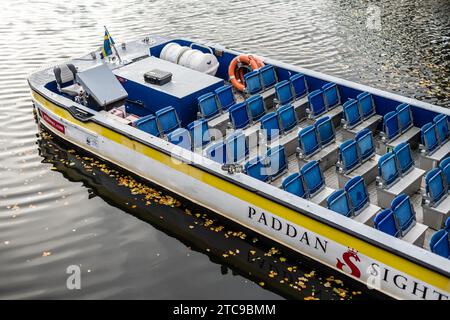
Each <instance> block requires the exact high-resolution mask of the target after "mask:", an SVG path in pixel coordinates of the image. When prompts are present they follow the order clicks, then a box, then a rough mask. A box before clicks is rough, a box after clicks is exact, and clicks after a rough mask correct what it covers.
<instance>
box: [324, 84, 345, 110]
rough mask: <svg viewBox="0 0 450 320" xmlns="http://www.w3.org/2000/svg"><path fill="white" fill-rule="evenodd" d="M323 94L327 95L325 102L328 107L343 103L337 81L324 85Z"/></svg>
mask: <svg viewBox="0 0 450 320" xmlns="http://www.w3.org/2000/svg"><path fill="white" fill-rule="evenodd" d="M322 91H323V95H324V97H325V104H326V106H327V108H328V109H332V108H334V107H336V106H338V105H340V104H341V98H340V96H339V90H338V87H337V85H336V83H333V82H330V83H327V84H325V85H324V86H323V87H322Z"/></svg>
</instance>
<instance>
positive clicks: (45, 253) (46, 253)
mask: <svg viewBox="0 0 450 320" xmlns="http://www.w3.org/2000/svg"><path fill="white" fill-rule="evenodd" d="M51 254H52V253H51V252H50V251H44V252H42V256H43V257H48V256H49V255H51Z"/></svg>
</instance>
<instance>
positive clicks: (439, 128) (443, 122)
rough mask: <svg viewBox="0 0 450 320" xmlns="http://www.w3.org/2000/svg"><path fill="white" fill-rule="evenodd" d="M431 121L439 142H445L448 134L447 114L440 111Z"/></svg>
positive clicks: (449, 133)
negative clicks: (434, 126)
mask: <svg viewBox="0 0 450 320" xmlns="http://www.w3.org/2000/svg"><path fill="white" fill-rule="evenodd" d="M433 122H434V124H435V125H436V132H437V134H438V137H439V140H440V142H441V144H443V143H445V142H446V141H447V139H448V137H449V135H450V132H449V128H448V121H447V116H446V115H445V114H442V113H441V114H439V115H437V116H436V117H434V118H433Z"/></svg>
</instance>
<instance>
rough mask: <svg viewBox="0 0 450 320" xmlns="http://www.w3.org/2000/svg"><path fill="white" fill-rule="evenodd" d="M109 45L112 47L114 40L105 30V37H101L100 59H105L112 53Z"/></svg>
mask: <svg viewBox="0 0 450 320" xmlns="http://www.w3.org/2000/svg"><path fill="white" fill-rule="evenodd" d="M111 45H114V40H113V38H112V37H111V35H110V34H109V32H108V30H105V36H104V37H103V48H102V58H105V57H107V56H109V55H111V54H112V53H113V52H112V48H111Z"/></svg>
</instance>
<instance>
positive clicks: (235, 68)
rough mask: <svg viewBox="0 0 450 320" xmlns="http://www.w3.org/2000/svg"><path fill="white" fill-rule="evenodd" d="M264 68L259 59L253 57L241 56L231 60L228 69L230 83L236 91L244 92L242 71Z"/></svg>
mask: <svg viewBox="0 0 450 320" xmlns="http://www.w3.org/2000/svg"><path fill="white" fill-rule="evenodd" d="M263 66H264V63H263V62H262V60H261V59H259V58H258V57H256V56H253V55H247V54H241V55H239V56H237V57H235V58H234V59H233V60H231V62H230V65H229V67H228V76H229V78H230V82H231V84H232V85H233V87H235V88H236V89H237V90H239V91H241V92H244V91H245V81H244V69H248V70H257V69H259V68H261V67H263Z"/></svg>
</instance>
